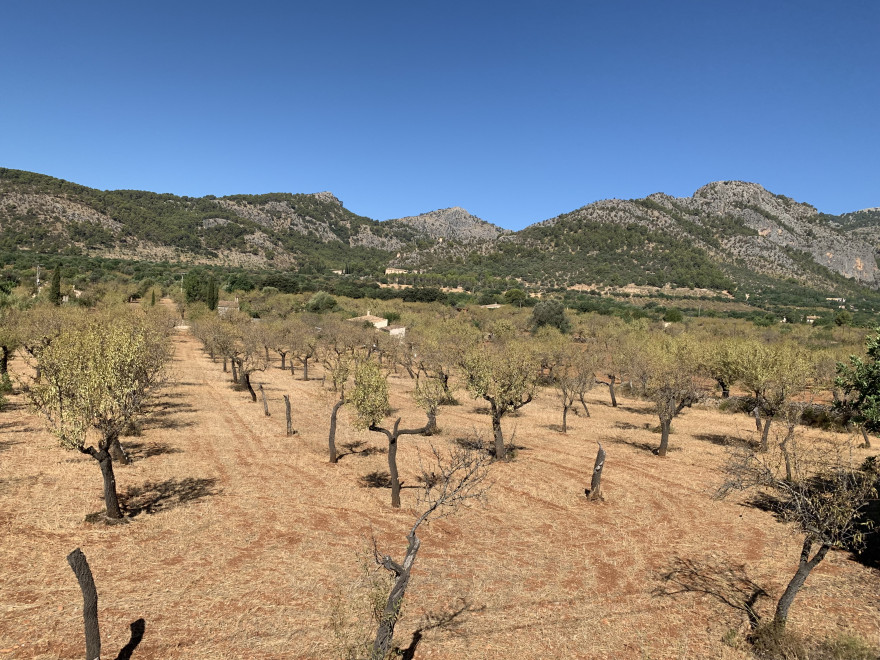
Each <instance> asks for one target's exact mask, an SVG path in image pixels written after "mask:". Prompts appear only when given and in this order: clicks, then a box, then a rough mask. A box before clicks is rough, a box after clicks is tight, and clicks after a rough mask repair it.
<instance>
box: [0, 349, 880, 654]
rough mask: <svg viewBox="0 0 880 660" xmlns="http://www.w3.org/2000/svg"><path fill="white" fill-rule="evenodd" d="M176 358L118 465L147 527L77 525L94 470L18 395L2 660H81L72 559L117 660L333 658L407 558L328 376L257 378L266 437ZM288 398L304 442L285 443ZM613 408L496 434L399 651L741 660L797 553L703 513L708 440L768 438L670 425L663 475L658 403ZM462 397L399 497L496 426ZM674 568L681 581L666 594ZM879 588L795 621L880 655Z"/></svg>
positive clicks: (757, 524)
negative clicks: (435, 449)
mask: <svg viewBox="0 0 880 660" xmlns="http://www.w3.org/2000/svg"><path fill="white" fill-rule="evenodd" d="M175 344H176V357H175V360H174V376H175V379H174V381H175V382H174V383H173V384H171V385H169V386H168V387H166V388H165V389H164V390H163V392H162V394H161V396H160V397H159V398H158V400H157V402H156V404H155V405H154V406H153V408H152V414H151V415H150V417H148V418H147V419H146V420H145V422H144V430H143V432H142V434H141V435H140V436H137V437H128V438H125V439H124V441H125V444H127V445H128V446H129V448H130V449H131V450H132V454H133V455H134V457H135V459H136V460H135V461H134V462H133V463H132V465H130V466H127V467H119V468H118V469H117V480H118V484H119V490H120V492H121V493H123V494H125V493H127V492H131V491H138V490H139V491H141V492H140V493H139V494H138V493H136V494H135V495H134V496H132V497H129V498H128V502H129V506H130V507H138V506H139V507H145V509H144V510H143V511H142V512H140V513H139V514H138V515H135V516H134V517H132V518H131V520H130V522H129V523H128V524H125V525H118V526H113V527H108V526H105V525H100V524H90V523H86V522H84V517H85V515H86V514H88V513H90V512H95V511H99V510H100V509H101V508H102V498H101V481H100V474H99V470H98V467H97V465H96V464H95V463H94V461H93V460H92V459H90V458H88V457H85V456H80V455H77V454H75V453H72V452H65V451H64V450H63V449H60V448H59V447H58V446H57V443H56V442H55V440H54V438H53V437H52V436H51V435H50V434H48V433H46V432H45V431H43V430H42V425H41V421H40V419H39V418H38V417H35V416H33V415H31V414H29V413H28V412H27V411H26V409H25V403H24V398H23V396H21V395H14V396H12V397H11V405H10V406H9V407H8V408H7V409H6V410H5V411H3V412H2V413H0V557H2V559H3V562H2V564H0V660H5V659H6V658H22V659H25V658H26V659H31V658H77V657H82V652H83V647H84V644H83V641H82V620H81V598H80V594H79V589H78V586H77V584H76V581H75V579H74V576H73V573H72V572H71V571H70V569H69V567H68V566H67V564H66V561H65V557H66V555H67V554H68V553H69V552H70V551H71V550H73V549H74V548H77V547H79V548H82V550H83V551H84V552H85V553H86V555H87V557H88V559H89V562H90V564H91V567H92V571H93V573H94V575H95V580H96V582H97V586H98V591H99V594H100V600H99V608H100V615H101V626H102V633H103V638H104V647H105V652H104V655H105V656H106V657H115V654H116V652H117V651H118V650H119V649H120V648H121V647H122V646H123V645H124V644H125V643H126V641H127V640H128V626H129V623H130V622H132V621H134V620H135V619H137V618H139V617H143V618H144V619H145V620H146V635H145V637H144V639H143V642H142V643H141V645H140V647H139V648H138V649H137V651H136V653H135V656H134V657H135V658H142V659H148V658H156V659H159V658H161V659H163V660H169V659H172V658H186V659H188V660H190V659H193V658H267V659H268V658H279V659H280V658H285V659H286V658H333V657H339V644H338V642H337V640H336V637H335V635H334V632H333V628H334V626H333V624H332V621H333V618H334V615H333V613H334V611H335V610H338V609H339V605H340V602H342V603H345V602H346V599H350V598H354V599H356V598H357V597H358V594H359V593H361V592H360V591H359V590H358V589H357V588H353V587H352V585H354V584H356V583H357V580H358V576H359V564H358V559H357V557H358V553H359V552H361V553H362V552H363V551H364V550H365V549H366V548H367V547H368V539H369V537H370V535H371V534H374V535H375V536H376V538H377V540H378V544H379V547H380V549H381V550H382V551H384V552H387V553H389V554H391V555H392V556H395V557H397V558H400V557H401V556H402V553H403V550H404V548H405V539H404V535H405V533H406V530H407V529H408V527H409V526H410V525H411V524H412V521H413V520H414V517H415V515H416V512H417V511H418V509H417V503H416V493H417V490H416V489H414V488H404V491H403V508H402V509H401V510H399V511H394V510H392V509H391V508H390V505H389V500H390V494H389V491H388V490H385V489H374V488H366V487H363V486H361V485H360V482H359V478H360V477H362V476H363V475H366V474H368V473H370V472H373V471H376V470H382V469H384V468H385V460H386V457H385V454H384V453H380V452H373V453H369V452H361V453H348V454H346V455H345V456H343V458H342V459H341V461H340V462H339V464H338V465H335V466H334V465H330V464H328V462H327V458H326V432H327V426H328V419H329V411H330V408H331V406H332V403H333V397H334V395H333V394H332V393H330V392H328V391H326V390H324V389H323V388H322V385H321V381H320V380H312V381H309V382H302V381H299V380H293V379H292V378H291V376H290V373H289V372H285V371H281V370H280V369H279V368H278V364H277V362H276V363H274V364H273V367H272V368H271V369H270V370H269V371H267V372H265V373H258V374H255V376H254V381H255V383H263V384H264V386H265V388H266V393H267V395H268V397H269V401H270V407H271V411H272V417H269V418H267V417H265V416H264V415H263V411H262V406H261V405H260V404H259V403H257V404H253V403H251V402H250V399H249V396H248V395H247V393H244V392H237V391H234V390H233V389H232V388H231V387H230V386H229V384H228V378H227V377H226V376H225V375H224V374H223V373H222V368H221V366H220V365H219V364H214V363H212V362H211V361H210V360H208V359H207V357H205V356H204V354H203V353H202V351H201V350H200V348H199V345H198V344H197V342H196V341H195V340H194V339H192V338H191V337H190V336H189V335H188V334H186V333H181V334H179V335H178V336H177V337H176V338H175ZM314 373H317V374H318V376H320V373H319V370H318V369H315V370H314ZM391 384H392V395H393V400H392V404H393V405H394V406H395V407H396V408H398V409H399V412H398V414H400V415H402V416H403V418H404V423H410V422H411V423H412V424H420V423H421V422H422V420H423V415H422V414H421V413H420V412H419V411H418V410H417V409H416V408H415V407H414V406H413V405H412V404H411V403H410V402H409V399H408V398H407V397H406V396H405V393H406V392H407V391H408V390H409V389H410V388H411V387H412V384H411V382H410V381H409V380H408V379H406V378H404V377H400V378H398V377H395V376H392V378H391ZM285 393H289V394H290V395H291V399H292V403H293V410H294V419H295V421H294V426H295V427H296V428H297V429H298V430H299V433H298V434H297V435H296V436H294V437H291V438H287V437H285V435H284V408H283V401H282V395H283V394H285ZM606 397H607V392H606V391H603V390H601V389H598V388H597V389H596V390H595V391H594V392H593V393H592V396H591V398H590V402H592V408H591V411H592V413H593V416H592V417H591V418H589V419H587V418H585V417H574V418H570V431H569V433H568V434H567V435H562V434H561V433H559V432H557V431H555V430H552V429H551V428H550V427H551V425H556V424H559V422H560V419H559V414H558V412H557V411H556V403H555V397H554V395H553V393H552V391H549V390H548V391H545V392H542V393H541V394H540V396H539V397H538V399H537V401H536V402H535V403H532V404H530V405H529V406H526V407H525V408H523V409H522V411H521V414H520V415H519V416H518V417H516V418H512V419H509V420H506V421H505V429H506V432H507V433H508V436H510V435H512V434H513V432H514V429H515V441H514V442H515V444H517V445H519V446H520V447H521V449H520V450H519V451H518V455H517V457H516V459H515V460H514V461H513V462H510V463H502V464H495V465H493V466H492V467H491V480H492V481H493V482H494V485H493V487H492V489H491V491H490V493H489V501H488V505H487V506H486V507H485V508H474V509H470V510H465V511H462V512H460V513H458V514H456V515H454V516H452V517H449V518H445V519H441V520H438V521H436V522H433V523H432V524H430V525H429V526H427V527H425V528H423V530H422V533H421V537H422V540H423V546H422V551H421V553H420V554H419V556H418V560H417V563H416V568H415V571H414V579H413V582H412V584H411V587H410V591H409V592H408V594H407V605H406V608H405V611H404V617H403V620H402V621H401V623H400V625H399V626H398V630H397V635H396V638H395V639H396V640H397V641H398V643H399V644H401V645H402V646H404V647H406V646H407V645H408V644H409V643H410V641H411V639H412V636H413V633H414V632H415V630H416V629H417V628H418V627H419V626H423V625H424V624H425V622H426V621H427V620H428V618H427V617H429V615H432V616H435V617H436V616H439V615H442V614H443V613H444V612H449V611H456V610H462V611H461V612H460V614H458V615H457V616H456V617H455V618H454V619H453V621H452V622H451V624H449V625H447V626H442V627H439V628H432V629H428V630H426V631H425V632H424V637H423V639H422V640H421V643H420V644H419V646H418V648H417V650H416V652H415V657H416V658H475V659H476V658H485V659H490V658H491V659H497V660H501V659H509V658H584V659H586V658H620V659H627V658H745V657H748V656H747V654H746V653H745V652H744V651H742V650H737V649H734V648H732V647H730V646H727V645H725V644H723V643H722V641H721V639H722V637H723V636H724V635H725V633H727V632H728V631H729V630H730V629H742V630H744V629H745V625H746V623H745V621H746V619H745V615H744V612H743V611H742V610H740V609H736V608H735V607H734V606H732V605H735V604H737V603H741V602H742V601H743V598H744V597H747V596H748V595H749V590H750V589H751V588H752V583H753V584H754V587H760V588H763V589H764V590H765V591H766V592H767V593H769V594H770V598H761V599H760V600H759V601H758V611H759V612H760V613H761V614H762V615H765V616H766V615H768V614H770V613H772V607H773V604H774V601H773V599H775V598H778V596H779V594H780V593H781V590H782V589H783V588H784V586H785V583H786V582H787V581H788V579H789V578H790V576H791V574H792V573H793V571H794V568H795V566H796V562H797V556H798V552H799V548H800V542H801V539H800V538H799V537H798V536H797V535H796V534H793V533H792V530H790V529H789V528H788V527H786V526H784V525H782V524H780V523H778V522H777V521H776V520H775V519H774V518H773V516H772V515H771V514H769V513H766V512H762V511H759V510H757V509H754V508H751V507H747V506H743V505H742V504H741V502H742V500H739V499H736V498H734V499H731V500H726V501H722V502H718V501H714V500H713V499H712V493H713V491H714V490H715V488H717V486H718V485H719V483H720V481H721V476H720V473H719V470H718V466H719V465H720V464H721V462H722V461H723V460H724V458H725V455H726V451H727V448H726V447H724V446H722V445H721V444H717V443H720V442H722V441H723V440H724V439H725V438H726V437H729V438H732V439H734V440H737V439H740V440H745V439H753V435H754V423H753V422H752V420H751V419H750V418H748V417H746V416H735V415H725V414H721V413H718V412H716V411H714V410H711V409H697V410H691V411H688V412H686V413H685V415H684V416H683V417H681V418H680V419H677V420H676V421H675V423H674V429H675V433H674V435H673V436H672V446H673V448H674V451H672V452H671V453H670V455H669V457H668V458H666V459H660V458H657V457H656V456H654V455H652V454H651V453H650V451H648V450H647V449H646V447H650V446H653V445H656V444H657V441H658V436H657V435H656V434H654V433H652V431H651V430H650V427H653V426H654V425H656V420H655V419H654V418H653V417H652V416H651V414H650V412H649V406H648V404H645V403H643V402H640V401H636V400H629V399H625V398H624V399H622V405H621V407H619V408H616V409H614V408H611V407H610V406H608V405H606V403H605V401H606ZM459 398H460V400H461V402H462V405H460V406H455V407H446V408H443V409H442V411H441V415H440V417H439V420H438V421H439V423H440V426H441V427H442V428H443V433H442V434H441V435H440V436H435V437H434V438H432V439H428V438H422V437H416V436H407V437H405V438H404V439H403V440H401V448H400V453H399V460H400V462H401V470H402V474H403V478H404V480H405V482H407V483H406V484H405V485H414V484H415V483H416V480H415V474H416V468H417V450H418V449H419V448H421V449H425V448H427V447H428V443H429V442H434V443H437V444H438V445H440V446H445V445H448V444H449V443H451V442H452V441H453V440H454V439H455V438H461V437H465V436H467V435H469V434H473V433H474V429H476V431H477V432H479V433H482V435H483V436H484V437H488V426H489V424H488V418H487V417H486V416H485V415H483V414H478V413H476V412H475V409H477V408H478V406H477V405H476V404H475V402H473V401H472V400H470V399H469V398H468V396H467V395H466V394H465V393H463V392H460V393H459ZM343 410H344V412H343V414H342V418H341V423H340V430H339V438H338V442H339V443H340V444H341V445H342V444H345V443H351V442H354V441H364V442H365V443H366V444H365V445H364V446H365V447H375V448H379V449H381V448H382V446H383V445H382V440H383V436H379V435H378V434H371V433H368V432H357V431H355V430H354V429H353V425H352V421H353V420H352V418H351V417H350V416H349V415H350V412H345V409H343ZM646 427H647V428H646ZM554 428H555V426H554ZM811 433H814V432H812V431H804V435H805V437H809V436H810V434H811ZM597 440H601V441H602V443H603V444H604V445H605V448H606V450H607V452H608V458H607V464H606V469H605V477H604V491H605V500H604V501H603V502H596V503H589V502H587V500H586V498H585V497H584V487H585V486H587V485H588V484H589V472H590V469H591V468H592V464H593V460H594V457H595V452H596V441H597ZM123 499H125V498H123ZM670 572H675V576H677V577H678V578H680V581H679V582H674V581H670V580H667V579H665V578H664V576H667V575H669V574H670ZM749 581H751V582H749ZM878 591H880V575H878V573H877V572H876V571H874V570H871V569H869V568H866V567H865V566H863V565H861V564H858V563H857V562H855V561H853V559H852V558H851V556H850V555H849V554H847V553H845V552H832V553H831V554H830V556H829V558H828V559H827V560H826V561H825V562H823V563H822V564H821V565H820V567H819V568H818V569H817V570H816V571H815V572H814V574H813V575H812V576H811V577H810V579H809V581H808V583H807V586H806V588H805V589H804V590H803V592H802V593H801V594H800V595H799V596H798V599H797V601H796V602H795V605H794V607H793V609H792V622H791V624H792V626H793V627H796V628H797V629H799V630H802V631H809V632H810V634H814V635H817V636H818V635H824V634H830V633H833V632H835V631H842V630H849V631H852V632H856V633H858V634H860V635H862V636H863V637H865V638H867V639H868V640H869V641H873V642H875V643H876V642H877V641H878V632H880V605H878V600H877V593H878ZM672 592H680V593H672ZM706 592H709V593H706ZM722 599H724V600H727V601H729V603H725V602H724V600H722ZM337 627H338V626H337Z"/></svg>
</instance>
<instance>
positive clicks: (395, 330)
mask: <svg viewBox="0 0 880 660" xmlns="http://www.w3.org/2000/svg"><path fill="white" fill-rule="evenodd" d="M382 332H387V333H388V334H389V335H391V336H392V337H397V338H399V339H403V338H404V337H405V336H406V326H405V325H388V326H385V327H384V328H382Z"/></svg>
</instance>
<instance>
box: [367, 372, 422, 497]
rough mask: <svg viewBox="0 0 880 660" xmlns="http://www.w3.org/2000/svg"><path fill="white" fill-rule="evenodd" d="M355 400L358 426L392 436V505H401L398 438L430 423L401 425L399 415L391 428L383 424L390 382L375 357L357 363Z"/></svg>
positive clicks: (389, 459)
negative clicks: (410, 425)
mask: <svg viewBox="0 0 880 660" xmlns="http://www.w3.org/2000/svg"><path fill="white" fill-rule="evenodd" d="M351 402H352V404H353V405H354V407H355V410H357V426H358V427H359V428H361V429H369V430H370V431H375V432H376V433H382V434H384V435H385V437H387V438H388V473H389V475H390V476H391V506H392V507H394V508H395V509H398V508H400V475H399V473H398V471H397V440H398V438H400V436H402V435H421V434H423V433H425V432H426V430H427V426H423V427H421V428H418V429H402V428H400V420H401V418H400V417H398V418H397V419H396V420H395V422H394V424H393V426H392V427H391V428H390V429H388V428H385V427H383V426H379V425H380V424H381V423H382V420H383V419H385V418H386V417H387V416H388V383H387V382H386V380H385V376H384V375H383V374H382V372H381V371H380V369H379V365H378V364H376V363H375V362H373V361H372V360H364V361H362V362H360V363H359V364H358V365H357V366H356V367H355V375H354V391H353V392H352V394H351Z"/></svg>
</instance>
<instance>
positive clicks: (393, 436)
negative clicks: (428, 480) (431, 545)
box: [370, 417, 427, 598]
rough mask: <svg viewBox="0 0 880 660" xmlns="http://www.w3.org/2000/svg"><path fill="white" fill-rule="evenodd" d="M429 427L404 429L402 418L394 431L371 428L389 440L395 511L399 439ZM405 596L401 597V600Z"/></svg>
mask: <svg viewBox="0 0 880 660" xmlns="http://www.w3.org/2000/svg"><path fill="white" fill-rule="evenodd" d="M426 428H427V427H425V426H423V427H422V428H420V429H402V428H400V417H398V418H397V421H395V422H394V426H393V427H392V430H390V431H389V430H388V429H385V428H382V427H381V426H375V425H372V426H370V430H371V431H376V432H377V433H384V434H385V436H386V437H387V438H388V474H390V475H391V506H392V507H393V508H395V509H399V508H400V475H399V474H398V472H397V439H398V438H399V437H400V436H402V435H421V434H423V433H424V432H425V429H426ZM402 597H403V596H402V595H401V598H402Z"/></svg>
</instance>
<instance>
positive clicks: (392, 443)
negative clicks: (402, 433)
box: [388, 419, 400, 633]
mask: <svg viewBox="0 0 880 660" xmlns="http://www.w3.org/2000/svg"><path fill="white" fill-rule="evenodd" d="M397 422H398V423H400V420H399V419H398V420H397ZM394 426H395V427H396V426H397V424H395V425H394ZM394 430H395V433H394V434H393V436H389V437H388V474H389V475H391V508H393V509H399V508H400V475H399V474H398V472H397V433H396V431H397V429H396V428H395V429H394ZM392 633H393V629H392Z"/></svg>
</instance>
